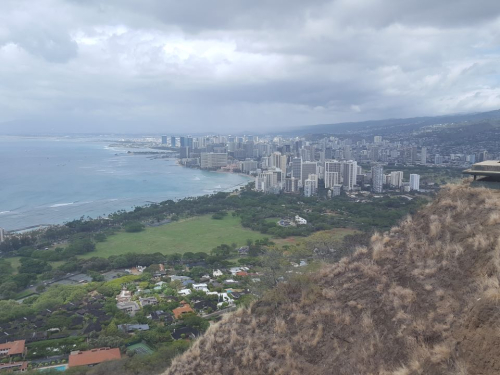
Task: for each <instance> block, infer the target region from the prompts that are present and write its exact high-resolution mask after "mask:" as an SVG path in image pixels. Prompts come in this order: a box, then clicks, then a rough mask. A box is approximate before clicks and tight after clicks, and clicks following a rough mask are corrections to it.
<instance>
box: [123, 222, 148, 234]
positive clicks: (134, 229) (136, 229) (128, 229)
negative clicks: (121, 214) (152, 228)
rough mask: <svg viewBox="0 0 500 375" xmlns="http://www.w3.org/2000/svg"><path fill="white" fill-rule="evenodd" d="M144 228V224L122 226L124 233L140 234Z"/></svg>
mask: <svg viewBox="0 0 500 375" xmlns="http://www.w3.org/2000/svg"><path fill="white" fill-rule="evenodd" d="M144 228H145V227H144V224H141V223H128V224H126V225H125V226H124V229H125V232H128V233H137V232H142V231H143V230H144Z"/></svg>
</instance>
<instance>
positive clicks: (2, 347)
mask: <svg viewBox="0 0 500 375" xmlns="http://www.w3.org/2000/svg"><path fill="white" fill-rule="evenodd" d="M25 345H26V340H16V341H9V342H6V343H5V344H0V358H3V357H14V356H17V357H18V356H21V357H23V358H24V356H25V355H26V352H27V350H26V346H25Z"/></svg>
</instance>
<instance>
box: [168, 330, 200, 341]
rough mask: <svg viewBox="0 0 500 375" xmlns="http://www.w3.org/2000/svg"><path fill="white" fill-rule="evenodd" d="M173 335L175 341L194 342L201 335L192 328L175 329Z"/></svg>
mask: <svg viewBox="0 0 500 375" xmlns="http://www.w3.org/2000/svg"><path fill="white" fill-rule="evenodd" d="M171 335H172V338H173V339H174V340H180V339H192V340H194V339H195V338H196V337H197V336H199V335H200V332H198V330H196V329H194V328H191V327H181V328H176V329H174V331H173V332H172V333H171Z"/></svg>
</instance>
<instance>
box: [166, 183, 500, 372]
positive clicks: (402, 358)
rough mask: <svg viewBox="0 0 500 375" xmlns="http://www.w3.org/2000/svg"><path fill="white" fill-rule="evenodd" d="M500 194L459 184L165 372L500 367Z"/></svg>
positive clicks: (245, 313) (224, 326) (213, 333)
mask: <svg viewBox="0 0 500 375" xmlns="http://www.w3.org/2000/svg"><path fill="white" fill-rule="evenodd" d="M499 235H500V192H496V191H491V190H485V189H483V190H481V189H470V188H468V187H466V186H453V187H450V188H448V189H446V190H444V191H443V192H442V193H441V194H440V196H439V197H438V198H437V199H436V201H435V202H433V203H432V204H430V205H429V206H428V207H426V208H424V209H423V210H422V211H421V212H419V213H418V214H416V215H415V216H414V217H413V218H408V219H406V220H405V221H404V222H402V223H401V225H400V226H398V227H395V228H393V229H392V230H391V231H390V233H385V234H380V235H378V234H377V235H374V236H373V238H372V241H371V245H370V247H369V248H368V249H366V248H362V249H358V251H357V252H356V253H355V255H354V256H352V257H351V258H349V259H347V258H346V259H343V260H342V261H341V262H339V263H338V264H335V265H325V266H324V267H323V268H322V270H321V271H320V272H318V273H316V274H314V275H310V276H308V277H302V278H300V279H298V280H295V281H293V282H291V283H289V284H287V285H281V286H280V287H279V288H278V289H277V290H275V291H273V292H272V293H269V295H268V296H266V297H265V298H264V299H263V300H261V301H259V302H257V303H255V304H254V305H253V306H252V307H251V308H250V309H247V310H239V311H237V312H235V313H234V314H232V315H230V316H228V317H226V318H225V319H224V320H223V321H222V322H220V323H219V324H217V325H216V326H214V327H211V328H210V330H209V331H208V332H207V334H206V335H205V336H204V337H202V338H201V339H200V340H198V341H197V342H196V343H195V344H194V345H193V347H192V348H191V349H190V350H189V351H187V352H186V353H185V354H183V355H182V356H181V357H179V358H177V359H176V360H175V361H174V363H173V364H172V366H171V367H170V369H169V370H168V371H167V372H166V374H186V375H187V374H235V375H236V374H301V375H305V374H394V375H409V374H426V375H432V374H462V375H465V374H499V373H500V349H499V348H500V330H499V323H500V286H499V271H500V242H499Z"/></svg>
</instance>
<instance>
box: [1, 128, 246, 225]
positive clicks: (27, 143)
mask: <svg viewBox="0 0 500 375" xmlns="http://www.w3.org/2000/svg"><path fill="white" fill-rule="evenodd" d="M109 144H110V142H109V141H107V142H102V141H98V140H89V139H70V138H18V137H0V227H2V228H4V229H6V230H19V229H22V228H26V227H31V226H35V225H46V224H60V223H64V222H66V221H69V220H73V219H76V218H79V217H81V216H90V217H97V216H102V215H107V214H110V213H112V212H115V211H117V210H121V209H127V210H129V209H132V208H133V207H134V206H139V205H144V204H147V203H148V202H160V201H162V200H166V199H180V198H184V197H189V196H198V195H203V194H209V193H213V192H215V191H224V190H230V189H231V188H236V187H237V186H238V185H242V184H243V185H244V184H245V183H247V182H248V181H249V179H248V178H246V177H244V176H240V175H235V174H228V173H214V172H206V171H201V170H195V169H188V168H184V167H180V166H178V165H176V163H175V159H153V158H151V155H130V154H128V153H127V151H129V150H130V149H126V148H116V147H109ZM149 151H153V150H149Z"/></svg>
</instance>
